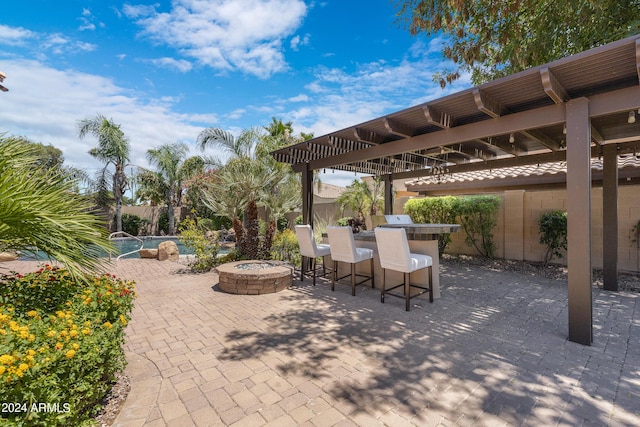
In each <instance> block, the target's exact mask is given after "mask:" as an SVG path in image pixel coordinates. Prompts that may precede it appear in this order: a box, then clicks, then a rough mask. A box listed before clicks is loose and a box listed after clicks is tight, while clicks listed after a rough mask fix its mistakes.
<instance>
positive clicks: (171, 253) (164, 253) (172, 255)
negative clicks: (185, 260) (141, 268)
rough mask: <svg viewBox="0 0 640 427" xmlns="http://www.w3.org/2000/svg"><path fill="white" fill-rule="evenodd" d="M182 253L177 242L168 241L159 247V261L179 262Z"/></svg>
mask: <svg viewBox="0 0 640 427" xmlns="http://www.w3.org/2000/svg"><path fill="white" fill-rule="evenodd" d="M179 259H180V252H179V251H178V245H176V243H175V242H171V241H166V242H162V243H160V244H159V245H158V260H160V261H166V260H169V261H178V260H179Z"/></svg>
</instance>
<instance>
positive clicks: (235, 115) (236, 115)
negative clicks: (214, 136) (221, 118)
mask: <svg viewBox="0 0 640 427" xmlns="http://www.w3.org/2000/svg"><path fill="white" fill-rule="evenodd" d="M246 112H247V110H246V109H244V108H238V109H236V110H233V111H232V112H231V113H229V114H227V116H226V117H227V118H229V119H231V120H237V119H239V118H241V117H242V116H244V114H245V113H246Z"/></svg>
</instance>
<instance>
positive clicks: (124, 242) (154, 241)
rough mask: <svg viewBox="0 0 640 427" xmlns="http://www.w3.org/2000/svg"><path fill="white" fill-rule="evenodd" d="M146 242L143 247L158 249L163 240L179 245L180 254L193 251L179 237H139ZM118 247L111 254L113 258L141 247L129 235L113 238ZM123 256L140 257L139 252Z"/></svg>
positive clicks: (187, 253)
mask: <svg viewBox="0 0 640 427" xmlns="http://www.w3.org/2000/svg"><path fill="white" fill-rule="evenodd" d="M139 239H141V240H142V241H143V243H144V246H143V249H158V245H159V244H160V243H162V242H167V241H170V242H174V243H175V244H176V245H177V246H178V252H179V253H180V255H191V254H193V251H192V250H191V249H189V248H187V247H186V246H185V245H184V244H182V242H181V241H180V240H179V239H178V238H177V237H156V236H141V237H139ZM111 241H112V242H113V245H114V246H115V247H116V253H113V254H111V256H112V257H113V258H116V257H117V256H118V255H121V254H126V253H127V252H131V251H135V250H138V249H139V248H140V242H138V241H137V240H135V239H131V238H129V237H119V238H115V239H112V240H111ZM122 258H140V254H139V253H137V252H136V253H134V254H131V255H127V256H124V257H122Z"/></svg>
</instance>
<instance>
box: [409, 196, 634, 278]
mask: <svg viewBox="0 0 640 427" xmlns="http://www.w3.org/2000/svg"><path fill="white" fill-rule="evenodd" d="M496 195H498V196H500V197H501V199H502V204H501V207H500V210H499V215H498V225H497V226H496V228H495V230H494V241H495V244H496V256H497V257H499V258H507V259H514V260H527V261H535V262H541V261H542V260H543V259H544V254H545V251H546V248H545V246H544V245H542V244H540V243H539V239H540V233H539V226H538V220H539V218H540V215H541V214H542V213H544V212H548V211H551V210H566V209H567V206H566V203H567V197H566V195H567V193H566V190H544V191H523V190H514V191H505V192H502V193H499V194H496ZM591 207H592V213H591V220H592V222H591V223H592V227H591V230H592V231H591V233H592V235H591V239H592V257H593V266H594V267H595V268H602V253H603V246H602V188H601V187H597V188H593V189H592V192H591ZM398 211H400V210H398ZM638 220H640V187H638V186H631V185H629V186H620V187H619V189H618V268H619V269H620V270H626V271H640V251H639V250H638V245H639V244H640V242H638V241H637V239H636V242H633V241H632V240H633V236H632V231H631V230H632V228H633V226H634V225H635V224H636V223H637V222H638ZM451 236H452V243H451V245H450V246H449V248H448V249H447V252H448V253H454V254H468V255H475V254H477V251H476V250H475V248H472V247H469V246H467V244H466V243H465V241H464V238H465V234H464V232H463V231H461V232H459V233H454V234H452V235H451ZM552 262H554V263H558V264H566V254H565V257H563V258H562V259H554V260H553V261H552Z"/></svg>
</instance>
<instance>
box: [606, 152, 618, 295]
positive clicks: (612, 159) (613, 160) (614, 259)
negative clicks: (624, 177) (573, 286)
mask: <svg viewBox="0 0 640 427" xmlns="http://www.w3.org/2000/svg"><path fill="white" fill-rule="evenodd" d="M603 158H604V160H603V179H602V267H603V287H604V289H605V290H607V291H617V290H618V147H617V146H616V145H615V144H609V145H605V146H604V152H603Z"/></svg>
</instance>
